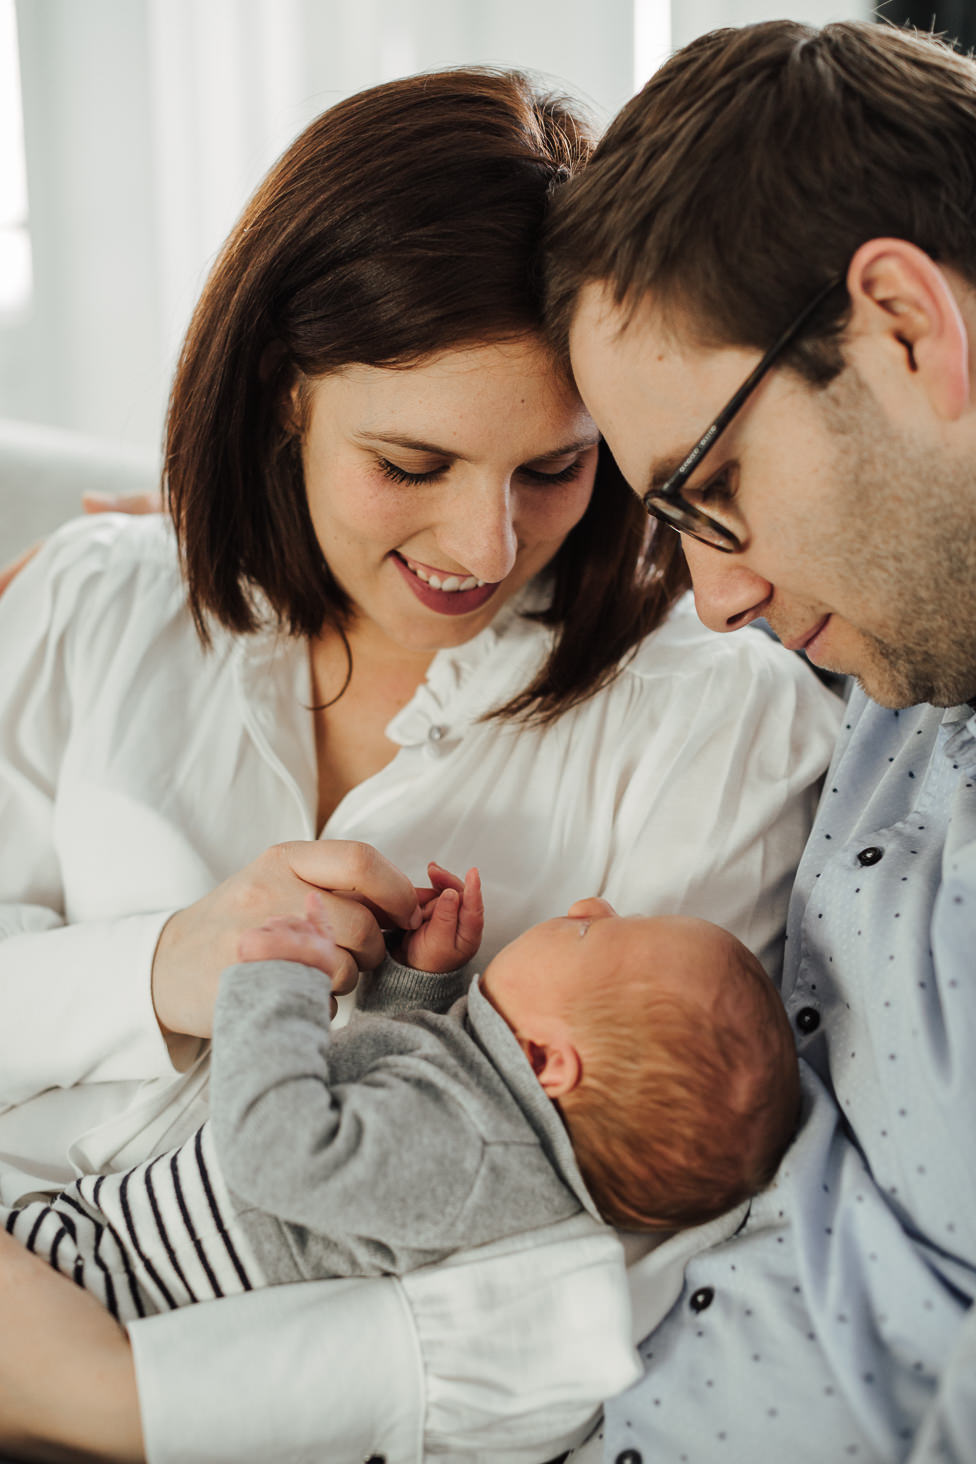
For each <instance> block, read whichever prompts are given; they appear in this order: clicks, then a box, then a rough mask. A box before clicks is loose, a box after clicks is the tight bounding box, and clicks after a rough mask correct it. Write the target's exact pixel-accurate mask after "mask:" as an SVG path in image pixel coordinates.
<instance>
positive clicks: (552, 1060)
mask: <svg viewBox="0 0 976 1464" xmlns="http://www.w3.org/2000/svg"><path fill="white" fill-rule="evenodd" d="M519 1043H520V1045H521V1048H522V1051H523V1052H524V1053H525V1055H526V1057H527V1058H528V1059H529V1062H530V1063H531V1064H532V1071H533V1072H534V1073H535V1075H536V1077H537V1078H538V1079H539V1082H540V1083H541V1084H542V1087H543V1089H544V1091H545V1093H546V1095H547V1096H548V1097H549V1098H552V1099H556V1098H565V1097H566V1095H567V1093H572V1091H573V1089H574V1088H576V1087H578V1086H579V1081H580V1078H581V1077H582V1076H583V1064H582V1062H581V1060H580V1055H579V1053H578V1052H577V1051H576V1048H575V1047H574V1046H573V1044H572V1042H570V1040H569V1038H568V1037H556V1038H553V1039H550V1040H549V1041H547V1042H533V1041H532V1040H531V1039H530V1038H523V1037H520V1038H519Z"/></svg>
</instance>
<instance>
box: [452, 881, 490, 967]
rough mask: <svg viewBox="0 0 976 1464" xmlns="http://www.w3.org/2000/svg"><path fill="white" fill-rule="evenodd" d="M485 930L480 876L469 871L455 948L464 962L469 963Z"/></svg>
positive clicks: (460, 910)
mask: <svg viewBox="0 0 976 1464" xmlns="http://www.w3.org/2000/svg"><path fill="white" fill-rule="evenodd" d="M484 930H485V902H484V897H483V896H482V893H481V876H480V874H479V873H478V871H477V869H469V870H468V872H467V874H466V875H465V876H464V892H463V894H462V895H461V903H460V908H459V910H458V919H457V947H458V951H459V952H460V953H461V955H462V958H463V959H464V960H465V961H470V960H471V958H472V956H474V954H475V953H476V951H477V949H478V947H479V946H480V944H481V937H482V935H483V934H484Z"/></svg>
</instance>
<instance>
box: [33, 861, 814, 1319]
mask: <svg viewBox="0 0 976 1464" xmlns="http://www.w3.org/2000/svg"><path fill="white" fill-rule="evenodd" d="M429 872H430V877H431V883H432V886H433V888H432V889H431V890H429V891H425V892H420V893H421V897H422V902H423V914H424V922H423V924H422V925H421V926H420V928H419V929H418V930H417V931H414V932H412V933H410V932H407V933H404V934H402V935H400V936H399V937H398V945H397V947H396V949H395V952H394V954H395V955H396V956H397V957H399V958H400V959H397V960H395V959H393V957H392V956H391V958H390V959H388V960H387V962H386V963H385V964H384V965H383V966H381V967H380V969H379V971H378V972H377V973H376V974H375V975H373V976H366V977H363V979H362V986H361V991H360V1007H361V1012H357V1013H356V1014H355V1015H354V1017H353V1019H352V1021H351V1022H350V1024H349V1026H348V1027H345V1028H343V1029H341V1030H331V1029H330V1000H331V999H330V987H329V982H328V980H323V973H324V975H325V976H326V977H327V976H328V974H329V972H330V970H332V969H334V968H335V963H336V960H337V951H336V947H335V944H334V942H333V940H332V937H331V934H330V932H329V930H328V928H327V927H326V925H325V922H324V919H323V915H322V905H321V901H320V899H319V897H318V896H317V895H310V896H309V901H308V912H307V918H306V919H304V920H298V919H290V918H278V919H275V920H272V921H269V922H268V923H267V924H266V925H264V926H262V927H261V928H260V929H258V930H254V931H250V932H248V934H247V935H245V937H244V938H243V940H242V942H241V949H240V956H241V963H240V964H239V965H237V966H234V967H231V968H230V969H229V970H228V971H226V972H225V973H224V975H223V977H222V979H221V985H220V992H219V996H218V1000H217V1007H216V1014H215V1020H214V1038H213V1068H212V1079H211V1114H212V1116H211V1119H210V1120H209V1122H208V1123H206V1124H204V1126H203V1128H202V1129H200V1130H199V1131H198V1132H197V1134H196V1135H195V1136H194V1137H193V1138H191V1139H190V1140H188V1142H187V1143H186V1144H184V1145H183V1146H182V1147H181V1148H179V1149H177V1150H174V1151H172V1152H171V1153H168V1154H164V1155H162V1156H160V1157H158V1158H156V1159H153V1160H151V1161H149V1162H148V1163H146V1164H143V1165H140V1166H139V1167H138V1168H136V1169H134V1170H130V1171H128V1172H127V1173H124V1174H115V1175H109V1176H91V1177H85V1178H83V1179H81V1180H78V1181H77V1182H76V1183H74V1184H73V1185H71V1186H70V1187H69V1188H68V1189H67V1190H65V1191H64V1192H63V1193H62V1194H61V1195H59V1196H58V1197H56V1198H55V1199H54V1200H52V1201H51V1202H50V1203H47V1202H43V1201H37V1202H32V1203H29V1204H27V1205H25V1206H23V1207H21V1208H19V1209H15V1210H10V1211H7V1212H5V1216H6V1228H7V1230H8V1231H9V1232H11V1233H12V1234H13V1235H14V1236H15V1237H17V1238H19V1239H20V1240H22V1241H23V1243H25V1244H26V1245H27V1246H29V1248H30V1249H32V1250H34V1251H36V1252H38V1253H39V1254H41V1255H42V1256H44V1257H45V1258H46V1259H48V1260H49V1261H50V1263H51V1265H53V1266H54V1267H55V1268H56V1269H58V1270H60V1271H62V1272H64V1273H66V1274H68V1275H72V1276H73V1277H74V1279H75V1280H76V1281H77V1282H78V1283H79V1284H81V1285H84V1286H85V1287H86V1288H88V1289H89V1290H91V1291H93V1292H94V1293H95V1294H96V1295H97V1296H98V1297H99V1298H100V1300H102V1301H103V1302H104V1304H105V1305H106V1306H108V1307H109V1308H110V1310H111V1311H112V1312H113V1314H114V1315H115V1316H116V1317H118V1318H119V1319H120V1320H122V1321H126V1320H130V1319H132V1318H133V1317H136V1316H144V1315H147V1314H150V1313H152V1312H156V1311H160V1310H165V1309H168V1308H173V1307H177V1306H182V1305H185V1304H187V1303H189V1302H192V1301H200V1300H204V1299H207V1298H213V1297H217V1296H224V1295H228V1294H231V1293H233V1292H240V1291H242V1290H250V1289H251V1288H252V1287H255V1286H263V1285H273V1284H279V1283H284V1282H290V1281H297V1280H303V1279H312V1278H318V1277H325V1276H350V1275H377V1274H388V1273H395V1274H403V1273H405V1272H407V1271H410V1270H413V1269H415V1268H418V1267H420V1266H425V1265H428V1264H430V1263H433V1262H435V1261H438V1260H441V1259H443V1258H444V1257H445V1256H447V1255H449V1254H451V1253H452V1252H454V1251H457V1250H462V1249H467V1248H470V1247H472V1246H477V1245H481V1244H485V1243H487V1242H489V1241H493V1240H498V1239H500V1238H501V1237H503V1236H507V1235H511V1234H514V1233H516V1232H521V1231H527V1230H531V1229H534V1228H536V1227H539V1226H542V1225H546V1224H548V1223H551V1222H555V1221H558V1220H561V1219H564V1218H566V1217H567V1216H570V1215H573V1214H574V1213H576V1212H578V1211H579V1210H580V1209H585V1210H587V1211H588V1212H589V1213H590V1214H591V1215H594V1216H599V1217H602V1218H603V1219H604V1220H607V1221H609V1223H610V1224H612V1225H615V1226H618V1227H620V1228H623V1229H626V1230H673V1229H676V1228H679V1227H682V1226H688V1225H694V1224H698V1223H701V1222H703V1221H706V1220H709V1219H711V1218H712V1217H713V1216H715V1215H718V1214H721V1213H722V1212H723V1211H725V1210H727V1209H729V1208H730V1207H731V1206H733V1205H735V1204H737V1203H738V1202H739V1201H741V1200H743V1199H745V1198H747V1197H748V1196H750V1195H752V1194H753V1193H755V1192H756V1191H758V1190H759V1189H761V1188H762V1187H763V1186H765V1185H766V1184H767V1183H768V1182H769V1181H770V1179H771V1178H772V1176H773V1173H774V1172H775V1169H776V1167H777V1164H778V1163H779V1160H780V1158H781V1156H782V1154H783V1152H784V1150H785V1148H786V1146H787V1144H788V1143H789V1140H790V1138H791V1136H792V1133H793V1130H794V1127H795V1123H796V1119H797V1113H798V1105H799V1087H798V1076H797V1065H796V1057H795V1053H794V1046H793V1040H792V1035H791V1032H790V1028H789V1025H788V1023H787V1020H786V1016H785V1013H784V1011H783V1008H782V1006H781V1004H780V1000H779V997H778V995H777V993H776V991H775V990H774V988H773V986H772V984H771V982H770V981H769V980H768V978H767V977H766V975H765V973H764V972H763V970H762V968H761V967H760V965H759V963H758V962H757V961H756V960H755V958H754V957H753V956H752V955H750V953H749V952H748V951H747V950H746V949H745V947H744V946H743V945H741V944H740V942H739V941H737V940H736V939H735V938H734V937H733V936H731V935H729V934H728V933H727V932H725V931H723V930H721V929H719V928H718V927H717V926H715V925H711V924H709V923H708V922H706V921H702V920H693V919H687V918H672V917H664V916H659V917H642V916H630V917H626V918H625V917H621V916H619V915H617V914H616V913H615V912H614V910H613V908H612V907H611V906H610V905H609V904H608V903H607V901H606V900H602V899H596V898H593V899H586V900H581V901H579V902H578V903H577V904H575V905H573V906H572V908H571V909H570V911H569V914H568V915H566V916H562V917H560V918H558V919H555V920H547V921H545V922H544V923H542V924H541V925H536V926H533V927H532V928H531V929H530V930H528V931H526V932H525V934H523V935H521V936H520V937H519V938H518V939H517V940H514V941H512V942H511V943H510V944H509V945H507V946H506V947H505V948H504V949H503V950H502V951H500V952H499V954H498V955H497V956H496V957H495V959H494V960H493V961H491V962H490V963H489V965H488V966H487V968H486V969H485V971H484V973H483V975H481V976H480V977H475V978H474V981H473V982H472V983H471V986H470V989H469V990H468V991H467V994H466V995H465V994H463V993H464V987H465V985H466V982H465V979H464V976H463V973H462V972H461V970H460V969H458V968H460V967H462V966H463V965H464V964H465V963H466V962H467V961H468V960H470V959H471V958H472V957H473V956H474V954H475V952H476V950H477V947H478V944H479V942H480V939H481V933H482V928H483V922H484V912H483V906H482V899H481V890H480V883H479V880H478V875H477V871H475V870H471V871H469V873H468V875H467V876H466V878H465V880H464V881H463V882H462V881H461V880H459V879H457V878H456V877H454V876H453V875H450V874H449V873H448V872H447V871H445V870H442V869H440V868H439V867H438V866H437V865H431V866H429ZM332 1005H334V1003H333V1004H332Z"/></svg>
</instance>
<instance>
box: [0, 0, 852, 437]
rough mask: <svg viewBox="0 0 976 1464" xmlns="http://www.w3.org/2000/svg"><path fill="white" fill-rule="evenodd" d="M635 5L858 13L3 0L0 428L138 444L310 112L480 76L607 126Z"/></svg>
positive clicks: (746, 15) (687, 16) (157, 419)
mask: <svg viewBox="0 0 976 1464" xmlns="http://www.w3.org/2000/svg"><path fill="white" fill-rule="evenodd" d="M635 5H636V6H637V7H638V8H639V9H640V10H641V11H643V12H644V14H643V20H644V21H645V22H646V21H647V19H648V14H649V13H650V14H651V19H652V21H654V22H655V23H656V31H657V33H658V34H660V33H661V30H662V22H663V30H664V32H666V31H667V28H668V25H667V23H668V20H669V19H670V26H671V32H672V37H673V41H674V44H675V45H679V44H683V43H684V42H685V41H686V40H688V39H690V38H691V36H692V35H694V34H698V33H699V32H700V31H702V30H706V29H710V28H711V27H712V26H714V25H717V24H726V23H730V24H731V23H743V22H746V21H750V20H754V19H759V18H763V17H765V16H766V15H768V14H769V13H770V12H771V11H772V12H775V11H776V10H782V9H784V8H786V9H788V12H789V13H790V14H795V15H796V16H797V18H800V19H814V20H823V19H826V18H828V17H830V16H833V15H837V14H846V15H852V14H858V13H861V9H862V8H866V5H867V0H850V3H848V4H847V5H846V6H840V7H838V6H837V5H836V4H834V5H830V4H827V3H825V0H820V3H819V4H818V3H813V0H810V3H807V4H806V5H805V6H796V5H790V6H788V7H787V6H780V5H776V4H775V3H771V4H768V5H766V4H763V3H761V0H725V3H717V0H673V4H672V6H671V9H670V12H668V10H667V6H668V0H83V3H82V0H17V20H18V27H19V34H20V50H21V64H22V77H21V80H22V89H23V96H24V121H25V138H26V150H27V167H28V190H29V201H30V221H31V232H32V241H33V248H34V277H35V295H34V302H33V306H32V308H31V311H30V314H29V316H28V317H27V318H26V319H24V320H21V321H17V322H14V323H12V324H7V325H6V326H5V325H4V324H3V323H2V322H0V417H14V418H20V419H23V420H27V421H34V422H48V423H53V424H55V425H58V426H61V427H67V428H73V429H76V430H80V431H83V432H85V433H90V434H95V435H99V436H104V437H110V438H115V439H118V440H121V441H125V442H129V443H134V444H141V445H150V446H151V445H154V444H155V443H157V442H158V441H159V437H160V432H161V425H162V417H163V411H164V407H165V398H166V391H167V385H168V381H169V377H170V373H171V370H172V364H173V361H174V358H175V353H176V350H177V348H178V344H179V340H180V337H181V335H182V332H183V330H184V328H185V325H186V321H187V318H188V315H189V311H190V308H191V306H192V303H193V300H194V298H195V296H196V294H197V291H198V290H199V287H200V284H201V282H202V280H203V278H204V276H205V273H206V270H207V268H208V266H209V263H210V261H211V260H212V258H213V256H214V253H215V251H216V250H217V248H218V246H219V244H220V242H221V240H222V239H223V237H224V235H225V234H226V232H227V230H228V229H229V227H230V225H231V224H232V222H233V220H234V218H235V217H236V215H237V213H238V212H239V210H240V207H241V205H242V203H243V201H244V199H245V197H246V196H247V194H248V193H249V192H250V191H251V190H252V189H253V187H254V186H255V184H256V183H257V181H258V180H259V178H260V177H261V175H262V174H263V173H264V171H265V170H266V169H267V167H268V166H269V164H270V163H271V162H272V161H273V159H274V158H275V157H276V156H277V155H278V153H279V152H280V151H281V150H282V149H283V148H284V146H285V145H286V144H287V143H288V142H289V141H290V139H291V138H292V137H293V136H294V135H295V134H296V133H297V132H298V131H299V130H300V129H301V128H302V127H303V126H304V125H305V123H306V122H307V121H309V120H310V118H311V117H312V116H314V115H315V114H316V113H318V112H320V111H321V110H322V109H323V108H324V107H327V106H329V105H330V104H331V103H333V102H335V101H337V100H338V99H339V98H340V97H342V96H345V95H347V94H348V93H350V92H353V91H357V90H359V89H360V88H361V87H365V86H369V85H372V84H374V83H375V82H378V81H383V80H387V79H389V78H390V77H393V76H397V75H403V74H405V73H408V72H412V71H417V70H421V69H427V68H431V67H439V66H447V65H458V64H462V63H465V62H471V63H474V62H495V63H502V64H508V65H518V66H523V67H528V68H531V69H535V70H540V71H543V72H544V73H546V74H547V75H549V76H551V77H553V78H555V79H556V80H558V81H561V82H562V83H563V84H566V85H568V86H569V87H570V89H571V90H572V91H573V92H575V93H576V94H577V95H581V96H583V97H584V98H586V99H588V100H590V101H591V103H592V104H593V106H594V108H595V110H596V111H597V114H598V115H601V114H602V116H603V117H608V116H609V115H611V114H612V113H613V112H614V111H616V110H617V108H618V107H619V106H621V105H622V103H623V102H624V101H626V99H627V98H628V96H630V95H631V93H632V91H633V89H634V86H635V84H636V83H635V77H634V64H635V63H634V45H633V42H634V34H635ZM649 7H650V10H649ZM662 7H664V13H663V15H662ZM652 28H653V26H652ZM640 30H641V28H640V27H638V33H640ZM643 30H644V31H645V32H646V31H647V26H646V25H645V26H644V27H643Z"/></svg>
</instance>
